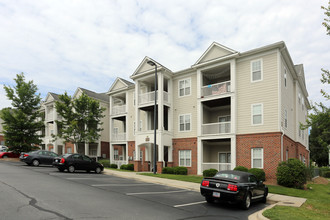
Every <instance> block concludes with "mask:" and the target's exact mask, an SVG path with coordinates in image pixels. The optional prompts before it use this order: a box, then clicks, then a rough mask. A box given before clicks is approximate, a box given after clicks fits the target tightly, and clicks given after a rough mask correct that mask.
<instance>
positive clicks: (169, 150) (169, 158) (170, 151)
mask: <svg viewBox="0 0 330 220" xmlns="http://www.w3.org/2000/svg"><path fill="white" fill-rule="evenodd" d="M168 162H173V146H168Z"/></svg>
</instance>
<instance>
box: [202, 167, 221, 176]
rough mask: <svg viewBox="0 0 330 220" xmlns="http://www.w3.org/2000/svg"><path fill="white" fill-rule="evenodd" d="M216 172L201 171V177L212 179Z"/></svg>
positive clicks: (209, 170)
mask: <svg viewBox="0 0 330 220" xmlns="http://www.w3.org/2000/svg"><path fill="white" fill-rule="evenodd" d="M217 172H218V170H216V169H208V170H204V171H203V176H204V177H212V176H214V175H215V174H217Z"/></svg>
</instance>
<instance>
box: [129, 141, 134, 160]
mask: <svg viewBox="0 0 330 220" xmlns="http://www.w3.org/2000/svg"><path fill="white" fill-rule="evenodd" d="M127 145H128V158H132V160H130V159H128V163H134V153H133V152H134V151H135V141H128V142H127Z"/></svg>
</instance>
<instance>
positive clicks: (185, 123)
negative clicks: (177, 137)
mask: <svg viewBox="0 0 330 220" xmlns="http://www.w3.org/2000/svg"><path fill="white" fill-rule="evenodd" d="M179 121H180V125H179V126H180V128H179V131H190V114H186V115H180V116H179Z"/></svg>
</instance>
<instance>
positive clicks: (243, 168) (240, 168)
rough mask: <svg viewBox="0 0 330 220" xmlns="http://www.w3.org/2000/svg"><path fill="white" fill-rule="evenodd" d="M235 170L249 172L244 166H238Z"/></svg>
mask: <svg viewBox="0 0 330 220" xmlns="http://www.w3.org/2000/svg"><path fill="white" fill-rule="evenodd" d="M234 170H238V171H243V172H249V169H248V168H246V167H243V166H237V167H235V168H234Z"/></svg>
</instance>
